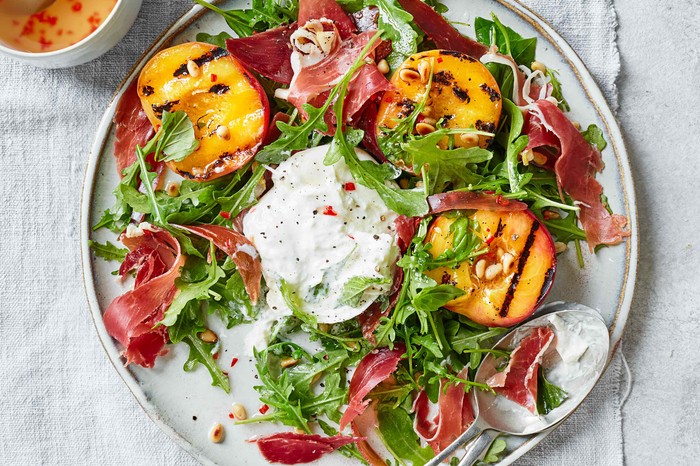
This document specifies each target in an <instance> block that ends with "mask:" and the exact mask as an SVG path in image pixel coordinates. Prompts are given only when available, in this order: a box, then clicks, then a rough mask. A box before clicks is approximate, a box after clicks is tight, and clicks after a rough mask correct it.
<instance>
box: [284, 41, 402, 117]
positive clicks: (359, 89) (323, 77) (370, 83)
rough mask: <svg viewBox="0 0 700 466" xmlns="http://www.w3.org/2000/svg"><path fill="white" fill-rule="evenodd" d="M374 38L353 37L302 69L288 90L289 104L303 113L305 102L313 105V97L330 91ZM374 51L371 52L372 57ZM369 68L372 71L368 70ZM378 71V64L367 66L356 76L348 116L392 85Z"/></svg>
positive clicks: (352, 84) (351, 89)
mask: <svg viewBox="0 0 700 466" xmlns="http://www.w3.org/2000/svg"><path fill="white" fill-rule="evenodd" d="M373 36H374V32H373V31H367V32H363V33H361V34H357V35H354V36H352V37H350V38H349V39H348V40H346V41H344V42H343V43H342V44H341V45H340V47H338V48H337V49H336V50H335V51H334V52H333V53H331V54H330V55H328V56H327V57H326V58H324V59H323V60H321V61H320V62H318V63H316V64H315V65H311V66H307V67H303V68H302V69H301V70H299V73H298V74H297V75H296V76H295V77H294V82H293V84H292V86H291V87H290V88H289V94H288V96H287V101H289V102H290V103H291V104H292V105H294V106H295V107H297V108H298V109H300V110H302V106H303V105H304V104H305V103H308V102H311V101H312V100H313V99H314V98H316V97H318V96H319V95H321V94H323V93H324V92H326V91H328V90H330V89H331V88H332V87H333V86H334V85H335V84H336V83H337V82H338V81H339V80H340V79H341V78H342V77H343V75H344V74H345V73H347V71H348V70H349V69H350V67H351V66H352V64H353V63H354V62H355V60H357V58H358V57H359V56H360V53H361V52H362V50H363V49H364V48H365V46H366V45H367V44H368V43H369V41H370V39H372V37H373ZM377 45H378V42H375V47H374V48H376V46H377ZM374 48H373V49H372V50H370V51H369V53H370V54H371V53H372V52H373V51H374ZM368 68H369V70H365V69H368ZM372 68H374V70H372ZM376 68H377V67H376V65H365V66H363V67H362V68H361V69H360V70H359V71H358V72H357V74H356V75H355V77H354V79H353V80H352V82H351V83H350V86H349V88H348V96H347V97H346V100H345V105H346V108H347V111H346V112H345V113H346V115H348V114H349V115H352V113H350V112H353V113H354V112H356V111H357V110H359V109H361V108H362V106H363V105H364V103H365V102H366V101H367V100H369V98H370V97H372V96H373V95H374V94H376V93H377V92H380V91H381V90H386V89H388V88H389V87H388V86H391V85H390V84H389V82H388V81H387V80H386V78H385V77H384V76H383V75H382V74H381V73H379V71H378V70H377V69H376ZM350 96H354V97H352V99H353V100H350V99H351V97H350Z"/></svg>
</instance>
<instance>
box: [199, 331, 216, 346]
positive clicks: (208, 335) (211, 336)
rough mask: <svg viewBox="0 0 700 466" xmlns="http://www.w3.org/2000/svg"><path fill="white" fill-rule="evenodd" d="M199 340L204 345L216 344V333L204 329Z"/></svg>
mask: <svg viewBox="0 0 700 466" xmlns="http://www.w3.org/2000/svg"><path fill="white" fill-rule="evenodd" d="M199 339H200V340H202V341H203V342H204V343H216V342H217V341H219V337H217V336H216V333H214V332H212V331H211V330H209V329H206V330H205V331H203V332H202V333H200V334H199Z"/></svg>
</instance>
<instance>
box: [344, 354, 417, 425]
mask: <svg viewBox="0 0 700 466" xmlns="http://www.w3.org/2000/svg"><path fill="white" fill-rule="evenodd" d="M405 352H406V347H405V346H403V345H402V344H396V345H395V346H394V349H389V348H386V347H385V348H379V349H377V350H374V351H372V352H371V353H369V354H368V355H367V356H365V357H364V358H363V359H362V361H360V363H359V364H358V365H357V368H356V369H355V372H354V373H353V375H352V380H350V387H349V390H348V400H349V401H348V407H347V409H346V410H345V413H343V417H342V418H341V419H340V430H343V429H345V426H347V425H348V424H349V423H350V422H351V421H352V420H353V419H355V417H357V416H359V415H360V414H362V413H363V412H364V411H365V409H366V408H367V405H368V404H369V400H365V397H366V396H367V395H368V394H369V392H371V391H372V389H373V388H374V387H376V386H377V385H379V383H380V382H382V381H384V380H385V379H386V378H387V377H389V376H390V375H391V374H393V373H394V372H395V371H396V367H397V366H398V365H399V361H400V360H401V356H403V354H404V353H405Z"/></svg>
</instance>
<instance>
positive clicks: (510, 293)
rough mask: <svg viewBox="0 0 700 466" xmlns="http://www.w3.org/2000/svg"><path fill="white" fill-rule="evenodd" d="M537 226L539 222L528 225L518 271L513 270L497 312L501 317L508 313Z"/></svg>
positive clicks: (537, 228)
mask: <svg viewBox="0 0 700 466" xmlns="http://www.w3.org/2000/svg"><path fill="white" fill-rule="evenodd" d="M539 228H540V223H539V222H532V226H531V227H530V233H528V235H527V239H526V240H525V246H524V247H523V250H522V251H521V253H520V259H519V260H518V271H517V272H515V275H513V279H512V280H511V282H510V286H509V287H508V291H507V292H506V295H505V297H504V298H503V304H502V305H501V310H500V311H499V312H498V315H500V316H501V317H505V316H507V315H508V310H509V308H510V304H511V303H512V302H513V298H514V297H515V291H516V290H517V288H518V284H520V277H522V275H523V271H524V270H525V266H526V265H527V261H528V259H529V258H530V249H532V245H533V244H535V236H536V234H537V230H539Z"/></svg>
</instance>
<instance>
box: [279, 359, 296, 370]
mask: <svg viewBox="0 0 700 466" xmlns="http://www.w3.org/2000/svg"><path fill="white" fill-rule="evenodd" d="M298 362H299V360H298V359H294V358H291V357H289V356H287V357H286V358H282V360H281V361H280V366H282V367H283V368H285V369H286V368H288V367H292V366H294V365H295V364H296V363H298Z"/></svg>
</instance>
